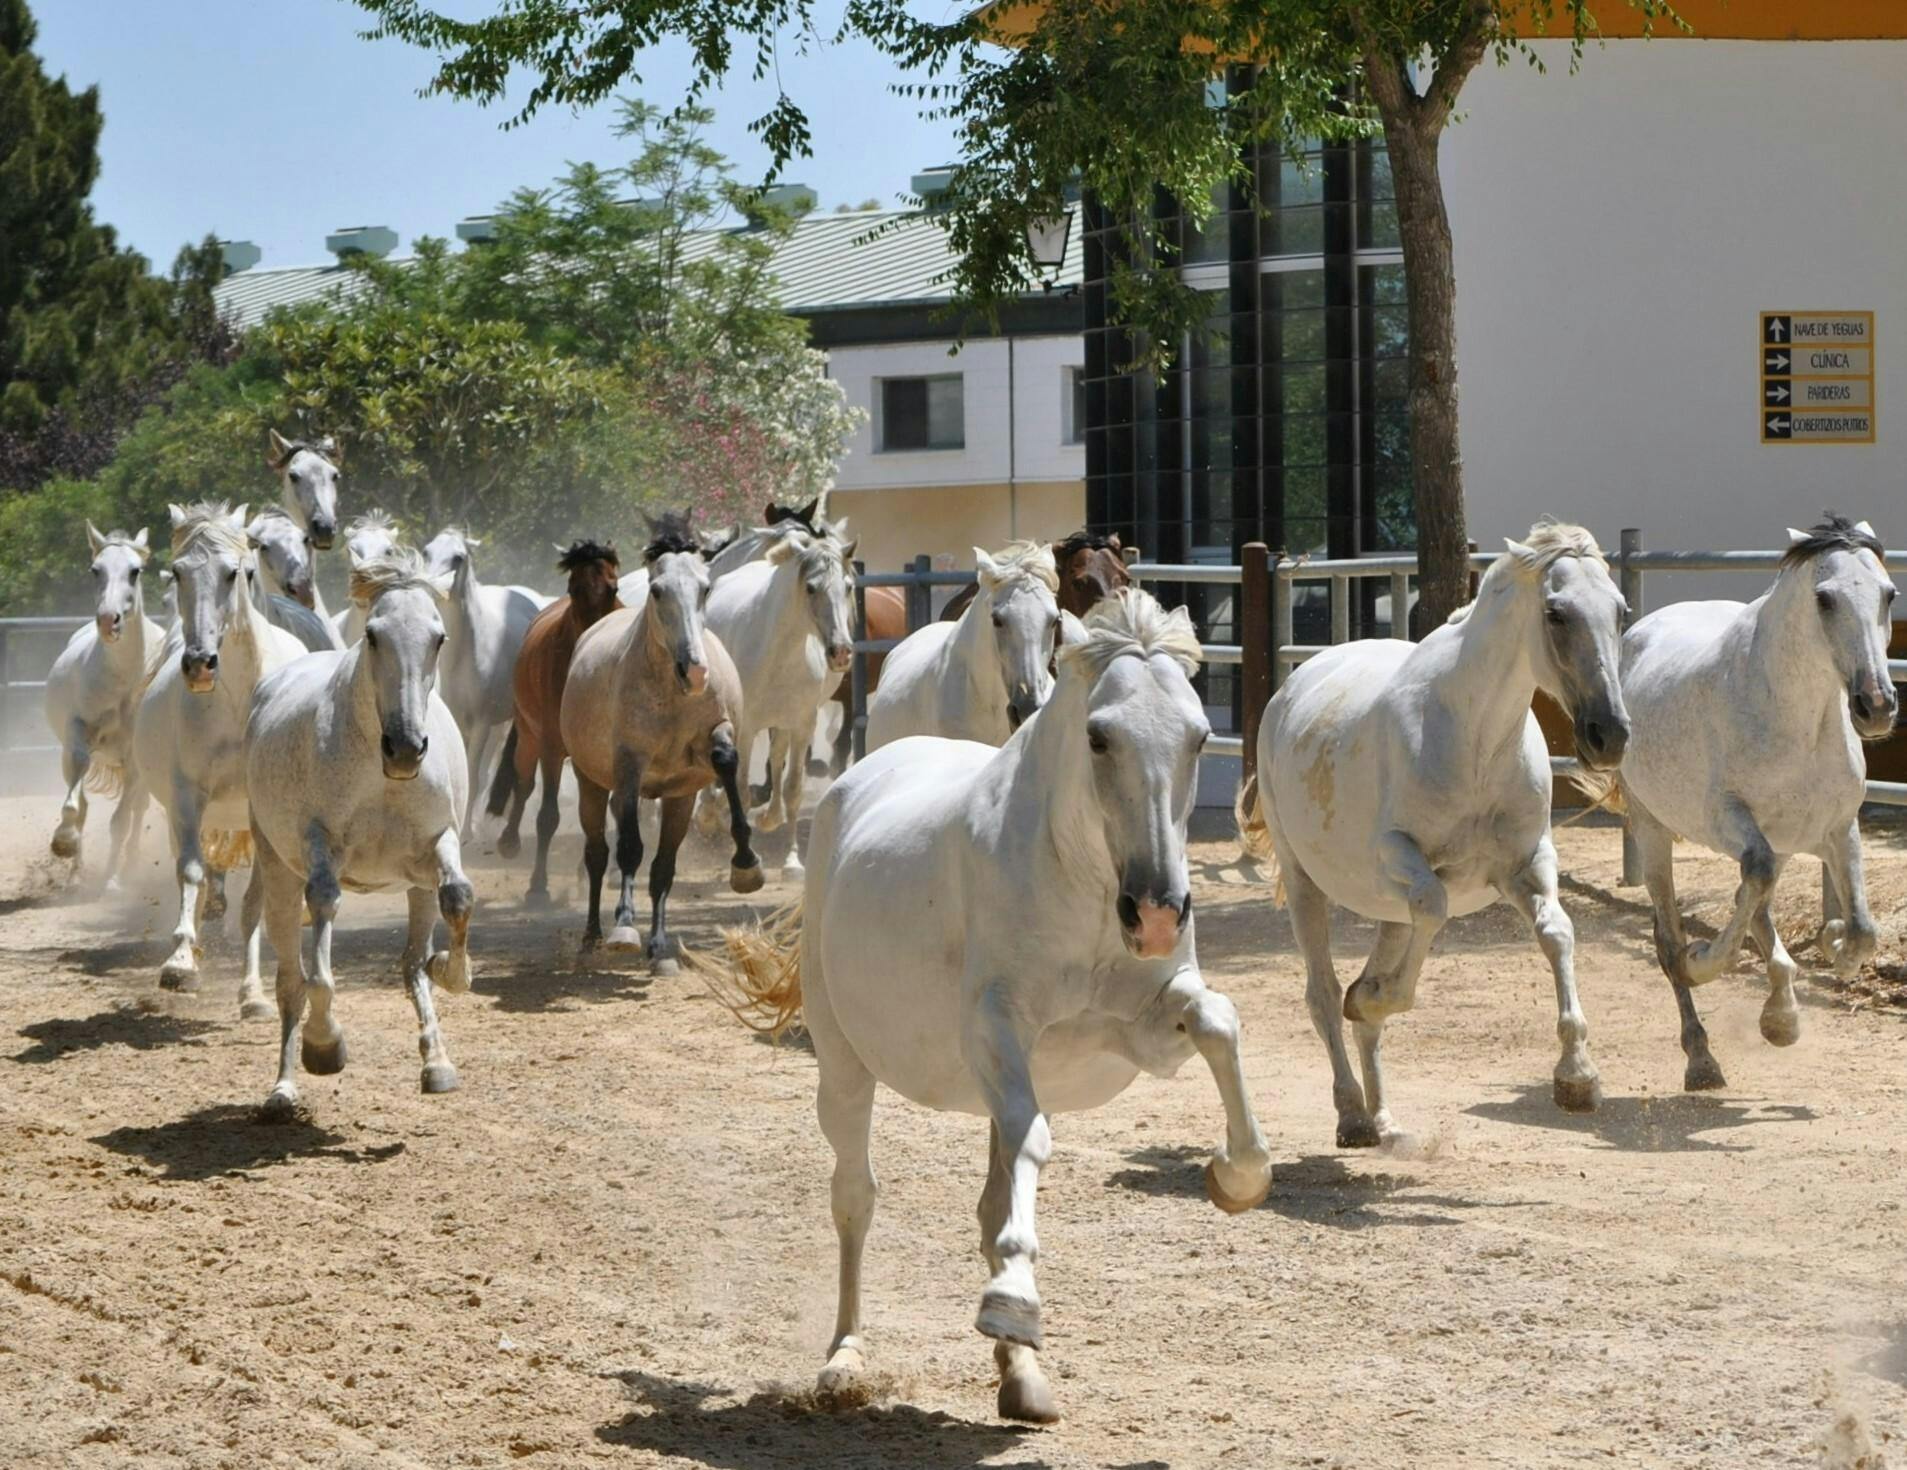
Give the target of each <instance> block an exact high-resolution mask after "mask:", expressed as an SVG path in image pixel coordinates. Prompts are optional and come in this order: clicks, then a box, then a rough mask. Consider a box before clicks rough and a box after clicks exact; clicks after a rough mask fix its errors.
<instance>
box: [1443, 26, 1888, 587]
mask: <svg viewBox="0 0 1907 1470" xmlns="http://www.w3.org/2000/svg"><path fill="white" fill-rule="evenodd" d="M1542 50H1543V53H1544V59H1545V61H1546V62H1547V64H1548V69H1549V70H1548V75H1539V74H1537V73H1536V72H1535V71H1533V70H1532V69H1531V68H1529V67H1527V66H1525V65H1522V64H1521V63H1515V64H1512V65H1509V66H1506V67H1495V66H1492V65H1491V64H1490V63H1489V62H1488V61H1487V60H1486V62H1485V63H1484V65H1483V66H1481V67H1479V68H1478V70H1477V72H1476V73H1475V75H1474V76H1473V77H1472V78H1471V80H1470V82H1469V83H1468V85H1467V86H1466V87H1465V88H1464V93H1463V102H1462V106H1463V109H1464V111H1465V112H1466V113H1467V118H1466V120H1465V121H1463V122H1461V123H1459V124H1458V125H1457V126H1456V127H1454V128H1453V129H1452V130H1451V132H1450V133H1449V134H1448V135H1447V136H1446V139H1445V142H1444V180H1445V187H1446V190H1447V198H1448V202H1449V207H1450V215H1451V222H1452V228H1453V230H1454V233H1455V240H1456V262H1457V328H1458V372H1459V384H1460V392H1461V403H1462V414H1463V450H1464V461H1465V477H1466V484H1467V491H1468V500H1469V513H1470V524H1471V527H1472V534H1473V535H1475V536H1476V538H1477V540H1478V541H1479V542H1480V543H1482V544H1483V545H1485V546H1491V545H1497V544H1500V542H1499V541H1498V540H1497V538H1499V537H1501V536H1504V535H1509V534H1517V533H1520V532H1522V531H1524V530H1526V529H1527V528H1528V526H1529V524H1530V522H1531V520H1532V519H1533V518H1534V517H1535V516H1537V515H1538V514H1543V513H1548V514H1553V515H1557V516H1560V517H1564V518H1568V519H1575V520H1581V521H1583V522H1585V523H1587V524H1588V525H1589V526H1590V528H1591V529H1592V530H1593V531H1594V532H1595V533H1596V534H1597V536H1598V537H1599V538H1601V539H1603V541H1604V542H1605V544H1608V545H1611V546H1613V544H1614V543H1615V540H1616V533H1617V531H1618V529H1619V528H1620V527H1623V526H1639V527H1641V528H1642V529H1643V531H1644V534H1645V536H1646V539H1647V542H1648V544H1649V545H1650V546H1652V547H1658V548H1676V547H1690V548H1694V547H1777V546H1780V545H1781V544H1782V541H1783V537H1782V528H1783V527H1784V526H1785V525H1790V524H1794V525H1805V524H1808V523H1810V522H1812V521H1813V520H1814V519H1816V518H1817V517H1818V515H1819V513H1820V512H1821V511H1822V510H1823V509H1824V508H1833V509H1836V510H1840V511H1844V512H1846V513H1848V514H1851V515H1855V516H1857V517H1859V516H1866V517H1868V518H1869V519H1871V520H1872V521H1873V522H1874V524H1875V525H1876V527H1877V528H1878V529H1879V530H1880V532H1881V535H1882V537H1883V539H1886V540H1888V542H1889V544H1890V545H1892V544H1902V545H1907V458H1904V457H1903V453H1902V451H1903V449H1907V399H1903V398H1897V397H1896V396H1895V395H1894V394H1893V393H1892V392H1891V391H1890V389H1891V387H1892V386H1893V385H1894V384H1896V383H1907V371H1899V372H1897V371H1896V367H1897V366H1898V365H1901V364H1907V43H1901V42H1803V43H1792V42H1738V41H1700V40H1688V39H1670V40H1656V41H1648V42H1644V41H1615V42H1611V43H1609V44H1608V45H1607V46H1606V47H1603V48H1600V49H1598V48H1593V47H1592V48H1590V49H1589V50H1588V51H1587V52H1586V53H1585V55H1584V57H1583V62H1582V69H1581V71H1580V73H1579V74H1577V75H1575V76H1571V75H1569V68H1568V57H1567V52H1566V49H1565V48H1564V47H1562V46H1561V45H1560V44H1556V43H1546V44H1545V45H1544V46H1543V48H1542ZM1788 308H1792V309H1796V310H1808V309H1817V310H1871V311H1873V312H1874V313H1875V338H1876V343H1877V353H1876V362H1875V368H1876V381H1875V401H1876V404H1877V406H1878V407H1877V415H1876V430H1877V432H1876V439H1875V442H1874V443H1872V444H1865V445H1859V444H1846V445H1820V446H1817V445H1798V444H1776V445H1763V444H1762V443H1761V442H1760V438H1759V418H1758V415H1757V412H1756V410H1757V405H1758V402H1759V394H1760V383H1759V381H1758V367H1759V355H1758V341H1757V333H1758V324H1759V318H1758V314H1759V313H1760V312H1762V311H1764V310H1771V309H1788ZM1764 581H1765V579H1754V580H1753V581H1744V580H1743V579H1738V578H1737V579H1730V582H1732V584H1733V585H1732V586H1728V590H1726V591H1724V590H1723V587H1724V585H1726V584H1723V583H1719V582H1718V581H1717V580H1716V579H1713V578H1702V579H1700V580H1699V581H1695V580H1694V579H1689V578H1684V579H1678V580H1677V581H1675V582H1666V581H1665V582H1664V583H1662V584H1659V586H1658V585H1652V586H1651V588H1650V591H1649V600H1650V601H1651V602H1652V603H1657V602H1660V601H1662V600H1664V598H1666V597H1668V596H1670V595H1671V594H1673V595H1677V596H1690V595H1695V596H1716V595H1724V596H1727V595H1741V593H1742V591H1743V589H1744V587H1748V588H1752V587H1754V586H1755V585H1757V584H1759V583H1761V582H1764Z"/></svg>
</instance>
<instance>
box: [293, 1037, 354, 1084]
mask: <svg viewBox="0 0 1907 1470" xmlns="http://www.w3.org/2000/svg"><path fill="white" fill-rule="evenodd" d="M300 1059H301V1060H302V1061H303V1062H304V1064H305V1070H306V1071H307V1072H309V1073H310V1074H311V1075H312V1076H313V1077H335V1076H336V1075H337V1074H338V1073H340V1072H342V1071H343V1070H344V1063H345V1051H344V1038H343V1037H342V1036H340V1037H339V1038H338V1039H337V1040H336V1041H334V1042H331V1043H330V1044H329V1045H326V1044H325V1043H324V1042H322V1041H313V1040H312V1039H311V1038H310V1037H309V1036H307V1037H305V1039H304V1045H303V1046H302V1047H301V1048H300Z"/></svg>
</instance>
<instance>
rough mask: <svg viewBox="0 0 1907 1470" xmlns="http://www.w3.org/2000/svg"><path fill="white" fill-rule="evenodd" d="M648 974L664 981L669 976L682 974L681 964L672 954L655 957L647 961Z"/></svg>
mask: <svg viewBox="0 0 1907 1470" xmlns="http://www.w3.org/2000/svg"><path fill="white" fill-rule="evenodd" d="M649 973H650V974H651V975H661V976H663V977H664V978H665V979H666V978H667V977H668V976H670V975H680V974H681V973H682V962H681V961H680V960H678V959H677V958H676V957H675V956H674V955H672V954H665V955H657V956H656V957H655V958H654V959H652V960H650V961H649Z"/></svg>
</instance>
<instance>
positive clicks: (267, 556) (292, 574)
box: [245, 507, 318, 608]
mask: <svg viewBox="0 0 1907 1470" xmlns="http://www.w3.org/2000/svg"><path fill="white" fill-rule="evenodd" d="M245 539H246V540H247V541H249V542H250V543H251V546H252V549H253V550H254V551H256V552H257V553H258V560H259V564H260V565H261V566H263V567H264V569H265V575H266V577H267V578H268V579H269V580H270V582H271V583H272V584H273V585H274V586H276V587H277V589H278V590H279V592H280V593H282V594H283V595H284V596H286V597H289V598H290V599H291V600H292V601H294V602H297V603H301V604H303V605H304V606H305V607H309V608H315V607H316V606H317V605H318V595H317V591H316V583H315V582H314V581H313V578H312V573H313V570H314V568H315V566H316V557H315V556H314V555H313V551H312V539H311V533H310V532H309V531H307V530H305V528H304V527H303V526H301V525H299V524H298V522H296V521H294V520H293V519H292V518H291V517H290V516H288V515H286V514H284V513H283V512H282V511H280V510H278V509H277V508H276V507H274V508H273V509H271V510H262V511H260V512H259V513H258V514H257V515H255V516H253V517H252V520H251V524H250V525H248V526H247V527H246V528H245Z"/></svg>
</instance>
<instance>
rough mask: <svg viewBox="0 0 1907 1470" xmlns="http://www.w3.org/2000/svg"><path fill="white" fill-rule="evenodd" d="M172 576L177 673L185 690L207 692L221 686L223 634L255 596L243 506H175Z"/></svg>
mask: <svg viewBox="0 0 1907 1470" xmlns="http://www.w3.org/2000/svg"><path fill="white" fill-rule="evenodd" d="M170 511H171V515H172V576H173V585H174V587H175V588H176V589H177V591H178V597H179V632H180V635H181V637H182V638H183V640H184V649H183V651H182V652H181V653H180V655H179V670H180V672H181V673H182V674H184V676H185V687H186V688H187V689H189V690H190V691H191V692H192V693H194V694H209V693H211V692H212V690H213V689H214V688H215V687H216V686H217V684H218V669H219V648H220V645H222V644H223V643H224V641H225V630H226V629H227V628H228V627H229V626H231V622H232V619H233V618H234V617H235V616H237V615H238V613H239V609H240V608H241V607H242V606H243V605H244V603H245V601H246V600H247V599H248V598H249V597H250V596H251V590H252V581H253V579H254V578H255V577H256V576H257V563H256V561H255V559H254V558H253V555H252V548H251V543H250V542H249V541H248V540H247V539H246V536H245V507H244V506H242V505H241V506H239V507H238V508H237V509H236V510H229V511H228V510H227V509H226V508H225V506H224V505H223V504H216V505H215V504H210V503H201V504H199V505H193V506H180V505H174V506H171V507H170Z"/></svg>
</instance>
